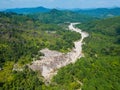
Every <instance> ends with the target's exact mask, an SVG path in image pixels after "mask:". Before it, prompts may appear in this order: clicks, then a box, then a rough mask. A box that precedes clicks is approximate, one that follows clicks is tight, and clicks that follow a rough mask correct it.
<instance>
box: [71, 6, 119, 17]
mask: <svg viewBox="0 0 120 90" xmlns="http://www.w3.org/2000/svg"><path fill="white" fill-rule="evenodd" d="M73 11H75V12H78V13H80V14H85V15H89V16H94V17H98V18H109V17H114V16H120V8H97V9H88V10H79V9H78V10H73Z"/></svg>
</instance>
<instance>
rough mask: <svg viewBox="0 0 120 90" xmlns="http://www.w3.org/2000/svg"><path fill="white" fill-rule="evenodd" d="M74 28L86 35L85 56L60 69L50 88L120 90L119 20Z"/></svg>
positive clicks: (119, 18) (107, 20)
mask: <svg viewBox="0 0 120 90" xmlns="http://www.w3.org/2000/svg"><path fill="white" fill-rule="evenodd" d="M77 27H79V28H81V29H82V30H85V31H87V32H89V38H86V40H85V45H84V47H83V52H84V54H85V57H84V58H81V59H79V60H78V61H77V62H76V63H75V64H71V65H68V66H66V67H63V68H62V69H60V70H59V71H58V74H57V75H56V76H55V77H54V78H53V82H54V83H55V85H54V86H53V85H51V86H52V89H53V90H56V89H54V88H57V89H59V90H63V89H65V90H75V89H80V87H81V88H82V90H119V89H120V86H119V85H120V76H119V75H120V72H119V71H120V17H114V18H109V19H104V20H99V21H93V22H90V23H85V24H80V25H77ZM81 83H83V85H82V84H81ZM61 86H62V87H61Z"/></svg>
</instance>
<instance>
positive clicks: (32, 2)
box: [0, 0, 120, 9]
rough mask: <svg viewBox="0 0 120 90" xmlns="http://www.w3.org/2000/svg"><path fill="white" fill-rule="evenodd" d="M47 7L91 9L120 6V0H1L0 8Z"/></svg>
mask: <svg viewBox="0 0 120 90" xmlns="http://www.w3.org/2000/svg"><path fill="white" fill-rule="evenodd" d="M40 6H42V7H46V8H60V9H74V8H79V9H89V8H114V7H120V0H116V1H108V0H106V1H104V0H97V1H96V0H89V1H87V0H76V1H75V0H69V1H67V0H66V1H64V0H44V1H43V0H25V1H24V0H0V9H12V8H31V7H40Z"/></svg>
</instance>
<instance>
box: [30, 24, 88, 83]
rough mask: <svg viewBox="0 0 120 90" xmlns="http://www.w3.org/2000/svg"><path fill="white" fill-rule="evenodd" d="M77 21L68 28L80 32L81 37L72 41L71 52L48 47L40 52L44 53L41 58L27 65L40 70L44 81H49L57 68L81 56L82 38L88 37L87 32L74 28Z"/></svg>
mask: <svg viewBox="0 0 120 90" xmlns="http://www.w3.org/2000/svg"><path fill="white" fill-rule="evenodd" d="M76 24H78V23H71V24H70V25H69V26H68V28H69V30H71V31H76V32H78V33H80V34H81V39H80V40H78V41H76V42H74V44H75V47H74V48H73V49H72V50H71V52H68V53H67V54H64V53H61V52H57V51H53V50H49V49H47V48H46V49H43V50H41V51H40V52H42V53H43V54H44V56H43V57H41V60H36V61H33V62H32V64H31V65H29V67H30V68H31V69H32V70H34V71H35V70H40V71H41V74H42V76H43V77H44V78H45V81H48V82H49V81H50V79H51V78H52V77H53V76H54V75H55V74H57V70H58V69H59V68H61V67H64V66H66V65H68V64H70V63H74V62H76V60H77V59H78V58H80V57H82V56H83V53H82V44H83V39H84V38H86V37H88V33H86V32H83V31H82V30H80V29H78V28H75V25H76Z"/></svg>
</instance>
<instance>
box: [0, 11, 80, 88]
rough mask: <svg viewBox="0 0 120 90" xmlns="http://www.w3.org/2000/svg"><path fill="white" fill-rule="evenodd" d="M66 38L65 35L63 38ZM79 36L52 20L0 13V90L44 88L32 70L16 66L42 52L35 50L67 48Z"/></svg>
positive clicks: (37, 56) (68, 48) (64, 49)
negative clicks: (18, 69) (53, 22)
mask: <svg viewBox="0 0 120 90" xmlns="http://www.w3.org/2000/svg"><path fill="white" fill-rule="evenodd" d="M67 38H68V39H67ZM78 39H80V35H79V34H78V33H76V32H72V31H69V30H65V29H64V28H62V27H61V26H58V25H55V24H44V23H40V22H39V21H37V20H34V19H32V18H29V17H27V16H25V15H17V14H14V13H3V12H1V13H0V90H44V88H46V86H44V84H43V82H42V81H43V80H42V79H40V78H39V76H38V74H37V73H36V72H33V71H31V70H30V69H28V68H23V69H24V70H23V71H20V72H19V71H18V72H16V71H13V66H14V65H15V64H16V63H17V64H18V65H19V66H20V68H22V67H23V66H24V65H26V64H28V63H30V62H31V61H32V60H33V58H35V59H39V56H41V55H43V54H41V53H39V50H41V49H43V48H49V49H54V50H58V51H61V52H68V51H69V50H70V49H72V48H73V46H74V45H73V42H74V41H76V40H78ZM39 75H40V73H39Z"/></svg>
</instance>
